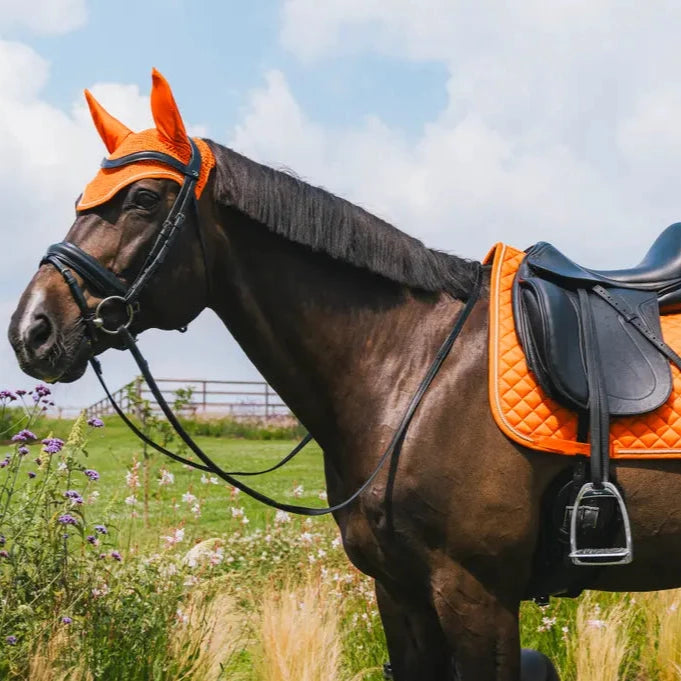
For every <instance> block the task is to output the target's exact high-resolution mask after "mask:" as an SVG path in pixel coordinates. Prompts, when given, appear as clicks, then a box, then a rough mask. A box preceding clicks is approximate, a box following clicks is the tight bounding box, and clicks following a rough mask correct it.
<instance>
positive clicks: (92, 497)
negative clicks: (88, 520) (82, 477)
mask: <svg viewBox="0 0 681 681" xmlns="http://www.w3.org/2000/svg"><path fill="white" fill-rule="evenodd" d="M97 499H99V490H93V491H92V492H90V494H88V495H87V499H86V500H85V503H86V504H94V503H95V501H97Z"/></svg>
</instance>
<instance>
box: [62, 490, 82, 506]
mask: <svg viewBox="0 0 681 681" xmlns="http://www.w3.org/2000/svg"><path fill="white" fill-rule="evenodd" d="M64 496H65V497H66V498H67V499H71V503H72V504H82V503H83V497H82V496H80V494H79V493H78V492H76V490H75V489H69V490H66V492H64Z"/></svg>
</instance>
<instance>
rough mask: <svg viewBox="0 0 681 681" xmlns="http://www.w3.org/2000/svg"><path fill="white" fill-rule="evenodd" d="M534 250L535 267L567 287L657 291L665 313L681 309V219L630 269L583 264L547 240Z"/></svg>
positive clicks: (533, 266) (537, 270) (661, 307)
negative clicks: (571, 258) (594, 268)
mask: <svg viewBox="0 0 681 681" xmlns="http://www.w3.org/2000/svg"><path fill="white" fill-rule="evenodd" d="M531 251H532V254H531V266H532V269H533V270H535V271H536V272H541V273H542V274H543V276H545V277H547V278H551V279H553V280H554V281H556V283H558V284H560V285H562V286H565V287H566V288H578V287H584V286H585V287H587V288H588V287H591V286H593V285H594V284H601V285H603V286H605V287H610V288H627V289H636V290H639V291H654V292H655V293H657V299H658V303H659V306H660V312H661V313H662V314H669V313H672V312H678V311H680V310H681V222H676V223H674V224H673V225H670V226H669V227H667V228H666V229H665V230H664V231H663V232H662V233H661V234H660V236H658V237H657V239H656V240H655V241H654V243H653V245H652V246H651V247H650V249H649V250H648V252H647V253H646V255H645V257H644V258H643V260H642V261H641V262H640V263H639V264H638V265H636V267H632V268H630V269H621V270H609V271H606V270H593V269H589V268H586V267H582V266H581V265H578V264H577V263H575V262H573V261H572V260H570V259H569V258H567V257H566V256H565V255H563V254H562V253H561V252H560V251H559V250H558V249H557V248H555V246H552V245H551V244H549V243H546V242H539V243H538V244H536V245H535V246H533V247H532V249H531ZM529 257H530V254H529V253H528V258H529Z"/></svg>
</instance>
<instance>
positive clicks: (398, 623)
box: [9, 72, 681, 681]
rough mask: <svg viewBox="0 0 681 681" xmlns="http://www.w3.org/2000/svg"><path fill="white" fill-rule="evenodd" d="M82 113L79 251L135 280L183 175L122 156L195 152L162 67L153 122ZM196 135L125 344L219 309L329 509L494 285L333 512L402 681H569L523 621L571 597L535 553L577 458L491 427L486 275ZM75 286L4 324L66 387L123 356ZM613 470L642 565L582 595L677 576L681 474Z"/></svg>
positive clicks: (44, 282) (668, 584)
mask: <svg viewBox="0 0 681 681" xmlns="http://www.w3.org/2000/svg"><path fill="white" fill-rule="evenodd" d="M88 102H89V104H90V109H91V111H92V113H93V118H94V120H95V124H96V126H97V128H98V130H99V132H100V135H101V136H102V138H103V140H104V141H105V143H106V145H107V148H108V149H109V152H111V157H110V161H109V162H110V163H114V166H112V167H111V168H108V167H107V166H106V165H105V166H104V168H103V170H102V171H100V176H98V177H99V180H98V181H97V182H100V185H97V182H95V183H94V185H95V186H94V189H93V188H92V186H91V185H89V186H88V188H87V189H86V194H85V198H86V199H87V198H88V194H89V200H90V203H89V204H88V203H87V201H85V202H84V201H83V199H81V201H80V202H79V205H78V210H77V214H76V217H75V221H74V222H73V224H72V225H71V228H70V229H69V231H68V233H67V235H66V241H67V242H69V243H71V244H73V245H75V246H77V247H78V248H79V249H81V250H82V251H84V252H86V253H87V254H88V255H89V256H91V258H92V259H94V260H96V262H97V263H99V265H100V266H101V267H102V268H105V269H106V270H107V271H108V272H109V274H110V275H111V276H112V277H113V278H114V279H115V280H117V281H118V282H120V283H122V284H124V285H125V286H129V285H130V284H131V282H133V281H135V279H136V277H138V275H139V273H140V272H141V271H143V270H144V268H145V263H146V262H147V257H148V254H149V253H150V251H152V249H154V248H155V247H156V246H157V239H158V235H159V233H160V232H161V231H162V229H163V225H164V221H165V219H166V217H167V216H168V214H169V212H171V210H172V208H173V206H174V205H175V202H176V199H177V197H178V194H179V193H181V191H182V189H181V179H182V178H181V177H180V179H178V177H177V176H173V175H172V173H171V172H170V171H167V170H168V169H167V168H166V169H165V170H166V171H167V172H165V174H164V171H163V168H161V170H159V167H157V166H158V164H156V166H155V165H154V161H153V160H151V161H149V160H148V159H147V161H142V162H141V164H137V165H134V166H131V167H132V168H133V169H136V170H139V168H140V167H141V168H142V170H143V171H145V172H146V174H145V172H142V173H137V174H135V172H128V173H127V175H126V176H125V177H123V179H122V180H121V179H120V178H118V179H117V173H118V172H119V169H118V168H116V167H115V157H116V154H117V150H118V149H120V148H121V147H122V146H125V145H126V144H128V143H129V142H130V140H135V139H137V137H135V136H136V135H137V136H139V135H142V136H143V138H141V141H139V140H138V142H139V145H141V146H142V147H144V144H147V143H149V141H150V140H151V141H153V140H156V141H157V142H158V141H159V140H160V142H159V145H160V146H159V147H158V148H163V149H173V148H174V149H179V150H180V151H179V152H177V153H178V154H179V155H180V156H182V155H184V156H183V158H182V163H185V164H186V163H187V159H188V158H189V156H190V153H191V151H192V150H191V148H190V147H189V142H188V137H187V134H186V131H185V129H184V125H183V123H182V120H181V116H180V114H179V111H178V110H177V106H176V104H175V102H174V99H173V98H172V94H171V93H170V89H169V87H168V86H167V83H166V82H165V80H164V79H163V78H162V77H161V76H160V74H158V73H157V72H154V86H153V89H152V113H153V114H154V120H155V125H156V127H155V128H154V129H152V130H151V131H146V132H145V133H132V132H131V131H130V130H128V129H127V128H126V127H125V126H124V125H123V124H122V123H120V122H119V121H117V120H116V119H115V118H113V117H112V116H111V115H110V114H108V113H107V112H105V111H104V110H103V109H102V108H101V107H100V106H99V105H98V103H97V102H95V101H94V99H92V98H91V96H89V95H88ZM145 135H146V136H145ZM198 142H201V149H202V151H203V152H204V156H206V155H208V156H210V157H211V158H212V161H213V164H212V166H211V167H210V168H209V172H207V173H206V174H205V175H206V177H205V178H204V180H205V182H204V185H203V187H202V189H201V191H200V193H199V192H195V195H194V196H193V197H192V200H193V201H194V204H195V210H190V211H188V212H187V214H186V220H185V222H184V224H183V225H182V226H181V229H178V234H177V238H176V241H175V243H174V244H173V246H172V248H169V249H168V250H167V253H165V255H164V258H165V259H164V260H163V262H162V264H160V266H159V267H158V268H157V269H156V271H155V272H154V273H153V276H150V277H148V278H147V279H146V281H145V284H146V285H145V287H144V288H143V290H141V291H140V294H139V298H138V300H137V302H136V308H135V310H134V311H133V310H127V309H125V310H123V311H121V312H120V313H119V314H120V315H122V316H123V317H124V321H125V324H126V325H129V329H130V332H131V333H132V334H134V335H138V334H141V333H142V332H143V331H145V330H146V329H149V328H158V329H166V330H172V329H177V328H180V327H184V326H186V325H188V324H189V323H190V322H191V321H192V320H193V319H194V318H195V317H196V316H197V315H198V314H199V313H200V312H201V311H202V310H203V309H204V308H210V309H212V310H213V311H214V312H215V313H216V314H217V315H218V316H219V317H220V319H221V320H222V321H223V323H224V324H225V326H226V327H227V328H228V329H229V331H230V332H231V334H232V335H233V336H234V338H235V339H236V340H237V342H238V343H239V345H240V346H241V347H242V348H243V350H244V351H245V353H246V354H247V356H248V357H249V358H250V360H251V361H252V362H253V364H254V365H255V366H256V367H257V369H258V370H259V371H260V372H261V374H262V375H263V376H264V377H265V378H266V379H267V381H268V382H269V383H270V384H271V385H272V386H273V387H274V389H275V390H276V391H277V392H278V393H279V394H280V395H281V397H282V398H283V399H284V400H285V402H286V403H287V404H288V405H289V406H290V408H291V410H292V411H293V412H294V413H295V414H296V416H297V417H298V418H299V419H300V421H301V423H302V424H303V425H304V426H305V427H306V428H307V429H308V430H309V432H310V433H311V435H312V436H313V437H314V439H315V440H316V441H317V442H318V443H319V445H320V447H321V449H322V450H323V452H324V464H323V465H324V472H325V476H326V486H327V493H328V498H329V501H330V502H331V503H334V504H335V503H338V502H340V501H342V500H343V499H345V498H347V497H348V496H349V495H350V494H352V493H353V492H354V491H355V490H356V489H358V488H359V487H360V485H361V484H362V483H363V482H364V481H365V480H366V479H367V478H368V477H369V476H370V474H371V473H372V471H373V470H374V468H375V467H376V464H377V461H378V459H379V456H380V454H381V452H382V450H383V449H384V448H385V447H386V444H387V443H388V442H389V441H390V439H391V437H392V436H393V434H394V432H395V429H396V428H397V426H398V423H399V421H400V418H401V417H402V414H403V411H404V409H405V406H406V405H407V404H408V403H409V400H410V398H411V397H412V395H413V393H414V391H416V389H417V387H418V385H419V381H420V379H421V377H422V376H423V375H424V373H425V372H426V371H427V370H428V367H429V366H430V365H431V363H432V361H433V357H434V356H435V354H436V353H437V351H438V348H439V347H440V345H441V343H442V341H443V339H444V338H445V337H446V336H447V334H448V333H449V331H450V329H451V327H452V325H453V324H454V323H455V321H456V319H457V318H458V316H459V315H460V314H461V312H462V310H463V309H464V307H465V306H466V303H467V301H468V300H469V298H470V296H471V295H472V291H473V289H474V287H475V285H476V281H477V279H478V277H480V276H481V277H482V291H481V294H480V297H479V298H478V299H477V300H476V301H474V305H473V306H472V309H471V311H470V315H469V317H468V319H467V320H466V323H465V325H464V326H463V329H462V330H461V333H460V334H459V336H458V338H457V339H456V342H455V343H454V346H453V348H452V351H451V353H450V354H449V355H448V356H447V357H446V359H445V360H444V362H443V364H442V368H441V369H440V371H439V373H438V374H437V375H436V376H435V378H434V380H433V381H432V384H431V385H430V388H429V389H428V391H427V392H426V393H425V395H424V396H423V399H422V401H421V404H420V405H419V407H418V409H417V411H416V413H415V414H414V417H413V419H412V421H411V423H410V425H409V428H408V430H407V431H406V433H405V435H404V437H403V438H402V441H401V443H400V444H401V446H400V448H399V452H396V453H395V455H394V456H393V457H392V459H391V462H390V467H389V468H387V469H386V470H381V471H380V473H379V474H378V475H376V477H375V478H374V479H373V480H372V481H371V484H370V485H368V487H367V488H366V489H365V490H364V492H363V493H362V494H361V495H360V496H359V497H358V498H357V499H356V500H355V501H354V502H353V503H352V504H349V505H347V506H345V507H344V508H342V509H341V510H338V511H336V512H335V513H334V518H335V521H336V523H337V524H338V527H339V528H340V533H341V536H342V541H343V546H344V549H345V552H346V553H347V555H348V558H349V559H350V561H351V562H352V563H353V564H354V565H355V566H356V567H357V568H358V569H359V570H361V571H362V572H364V573H366V574H367V575H369V576H370V577H372V578H373V579H374V581H375V588H376V595H377V602H378V607H379V610H380V615H381V619H382V623H383V627H384V629H385V634H386V640H387V646H388V652H389V655H390V660H391V664H392V669H393V674H394V678H395V679H396V681H416V680H418V681H444V680H450V679H459V680H460V681H519V679H521V678H522V679H523V680H525V679H530V678H532V679H544V678H546V679H549V678H557V677H555V676H551V674H552V672H551V671H550V670H549V668H548V666H546V667H545V668H544V669H545V671H544V672H531V671H528V669H529V667H531V666H532V665H531V664H530V665H529V666H528V665H525V667H524V671H522V672H521V648H520V638H519V623H518V617H519V607H520V603H521V601H522V600H523V599H525V598H527V596H528V594H532V593H535V592H536V591H537V590H538V589H540V585H541V589H546V592H547V593H555V592H557V591H558V589H557V586H558V581H560V580H558V577H557V576H556V575H553V574H547V572H546V568H545V567H544V566H543V565H542V564H541V563H539V562H538V561H536V560H535V556H536V551H537V547H538V545H539V542H540V534H541V530H542V527H543V525H544V520H545V518H544V517H543V515H544V508H543V505H542V500H543V498H544V496H545V494H546V493H547V490H549V488H550V486H551V484H552V483H553V482H554V481H555V480H556V479H559V478H560V476H561V475H566V474H568V473H569V471H570V466H571V462H570V461H569V457H561V456H558V455H551V454H545V453H538V452H534V451H530V450H527V449H525V448H523V447H521V446H520V445H518V444H515V443H513V442H511V441H510V440H509V439H508V438H507V437H506V436H505V435H503V434H502V433H501V432H500V430H499V428H498V427H497V426H496V425H495V423H494V421H493V419H492V416H491V413H490V408H489V405H488V394H487V379H488V364H487V355H488V343H487V336H488V304H489V274H490V273H489V268H488V267H485V266H481V265H480V263H478V262H475V261H472V260H467V259H463V258H460V257H457V256H454V255H451V254H447V253H443V252H439V251H436V250H431V249H429V248H427V247H426V246H424V245H423V244H422V243H421V242H420V241H418V240H417V239H415V238H413V237H411V236H408V235H407V234H405V233H403V232H401V231H399V230H398V229H397V228H395V227H394V226H392V225H390V224H388V223H387V222H385V221H384V220H381V219H379V218H378V217H375V216H373V215H371V214H370V213H368V212H366V211H365V210H363V209H362V208H360V207H358V206H356V205H353V204H352V203H350V202H348V201H346V200H344V199H342V198H339V197H337V196H335V195H333V194H331V193H330V192H328V191H326V190H324V189H320V188H318V187H315V186H312V185H310V184H307V183H306V182H304V181H303V180H301V179H299V178H297V177H295V176H293V175H292V174H289V173H286V172H281V171H278V170H275V169H272V168H270V167H267V166H264V165H261V164H259V163H256V162H254V161H252V160H250V159H248V158H246V157H244V156H242V155H240V154H239V153H237V152H235V151H233V150H231V149H229V148H226V147H225V146H222V145H220V144H218V143H215V142H213V141H210V140H199V141H197V143H198ZM154 143H156V142H154ZM139 145H138V146H139ZM133 153H134V152H133ZM159 163H160V161H159ZM105 164H106V161H105ZM145 164H146V165H145ZM162 165H163V164H162V163H161V166H162ZM171 170H172V169H171ZM102 173H103V174H102ZM112 178H113V179H112ZM102 182H103V183H104V184H101V183H102ZM107 182H108V183H109V184H106V183H107ZM112 183H113V184H112ZM104 185H106V186H105V187H104ZM98 187H99V189H98ZM101 187H104V189H101ZM100 189H101V191H100ZM97 192H99V193H100V194H101V195H100V196H97ZM93 196H94V198H93ZM71 277H72V278H73V279H74V281H75V282H76V285H77V287H80V290H82V296H83V301H81V304H79V302H78V301H77V300H76V299H75V296H74V293H73V287H72V286H71V285H70V284H69V283H68V281H67V280H66V279H65V277H64V274H63V273H62V272H60V271H59V270H58V268H57V267H55V266H53V263H52V262H49V261H47V262H44V263H43V264H42V265H41V266H40V268H39V269H38V271H37V273H36V274H35V275H34V276H33V278H32V279H31V281H30V283H29V284H28V286H27V288H26V290H25V291H24V293H23V295H22V296H21V298H20V300H19V303H18V306H17V308H16V311H15V312H14V314H13V316H12V319H11V323H10V327H9V339H10V342H11V344H12V346H13V349H14V351H15V353H16V356H17V359H18V362H19V364H20V366H21V368H22V369H23V370H24V371H25V372H26V373H28V374H29V375H31V376H33V377H36V378H38V379H41V380H44V381H50V382H57V381H61V382H70V381H75V380H77V379H78V378H79V377H80V376H81V375H82V374H83V372H84V371H85V369H86V367H87V362H88V359H89V357H90V356H91V355H97V354H100V353H102V352H104V351H105V350H107V349H108V348H111V347H118V346H119V345H120V340H119V338H118V336H117V335H116V334H113V333H101V332H99V333H94V334H89V333H88V323H87V321H86V320H85V318H84V314H83V308H82V305H85V308H84V309H87V310H90V311H91V310H94V309H95V308H98V306H99V304H100V303H101V301H102V298H103V296H102V295H101V294H100V293H99V291H98V290H97V287H96V286H94V285H93V284H92V282H90V281H88V280H87V279H86V278H84V277H82V276H81V275H80V274H78V273H75V274H73V273H71ZM132 312H134V314H132ZM126 315H128V316H126ZM100 321H101V320H100ZM613 467H614V468H615V469H616V475H617V480H618V483H619V485H620V486H621V488H622V489H623V490H624V493H625V494H626V497H627V499H628V508H629V514H630V519H631V525H632V531H633V536H634V540H635V543H636V550H637V557H636V560H635V561H634V562H633V563H631V564H630V565H626V566H617V567H607V566H605V567H602V568H599V569H598V570H597V571H593V572H589V573H588V574H589V580H588V586H589V588H592V589H598V590H606V591H640V590H656V589H666V588H672V587H677V586H679V585H681V504H680V502H679V501H678V500H679V499H681V475H680V474H679V473H681V464H679V463H677V462H675V461H651V462H640V461H616V462H613ZM580 570H583V568H578V567H569V568H565V571H566V574H567V579H568V580H572V581H573V582H575V583H577V582H579V581H580V580H582V579H583V577H582V575H584V574H585V573H584V572H580ZM564 578H566V575H562V577H561V579H563V580H564ZM554 582H555V583H554ZM535 661H536V660H535ZM521 674H522V676H521Z"/></svg>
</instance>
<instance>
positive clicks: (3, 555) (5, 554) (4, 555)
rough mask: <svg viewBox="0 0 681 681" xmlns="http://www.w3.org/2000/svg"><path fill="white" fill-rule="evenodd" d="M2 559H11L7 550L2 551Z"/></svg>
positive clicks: (0, 554)
mask: <svg viewBox="0 0 681 681" xmlns="http://www.w3.org/2000/svg"><path fill="white" fill-rule="evenodd" d="M0 558H9V553H8V552H7V551H6V550H5V549H2V550H1V551H0Z"/></svg>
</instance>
